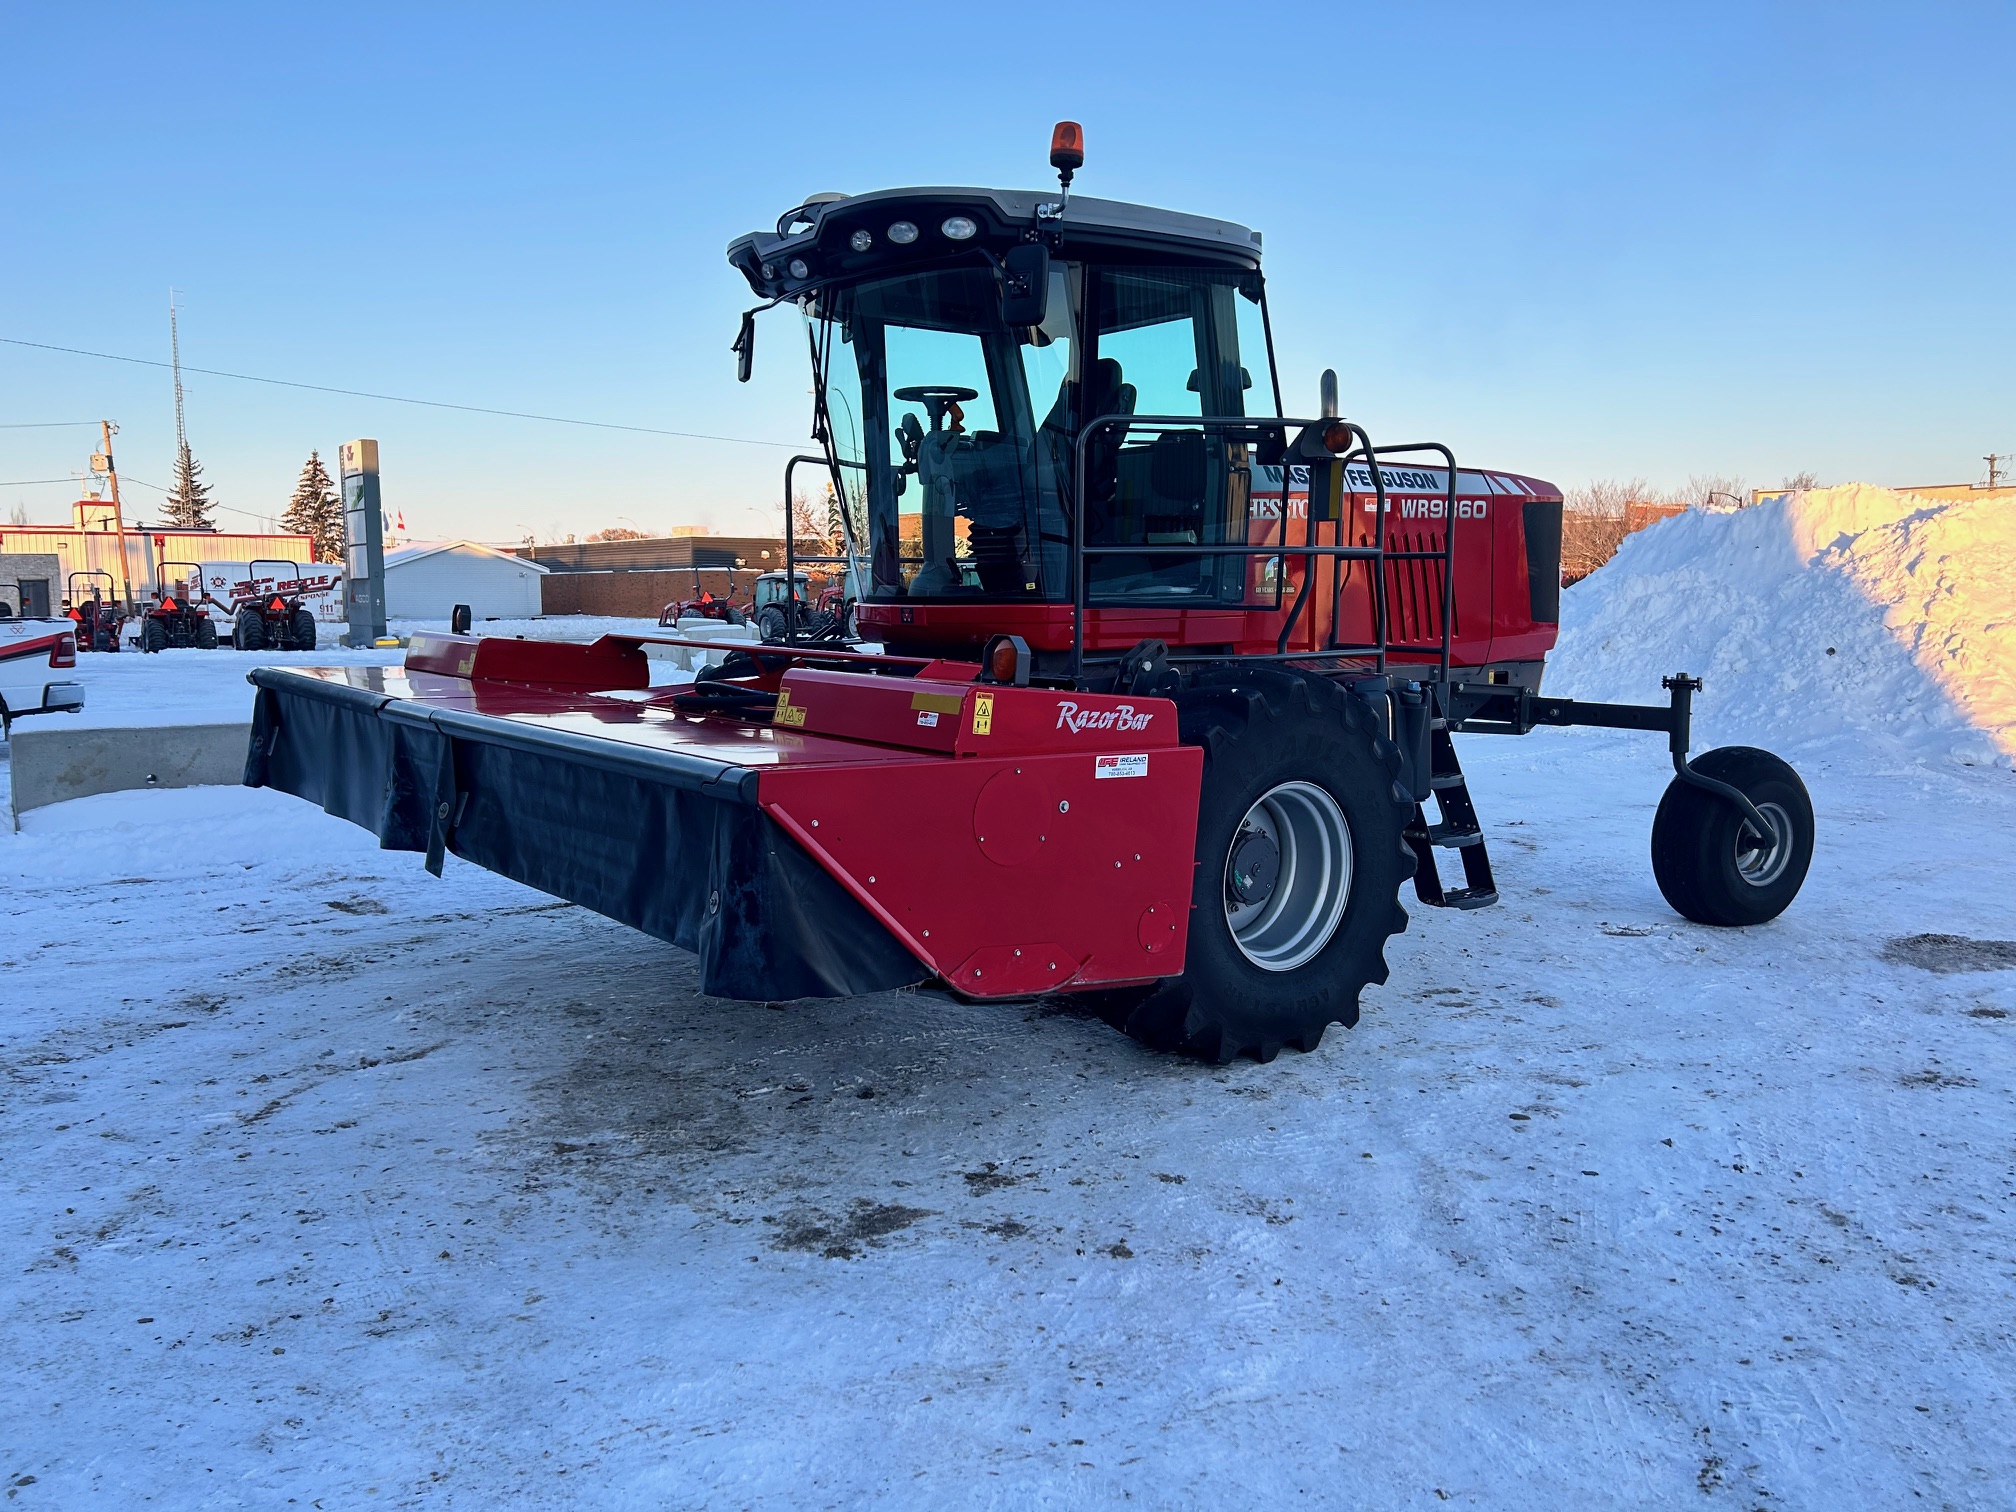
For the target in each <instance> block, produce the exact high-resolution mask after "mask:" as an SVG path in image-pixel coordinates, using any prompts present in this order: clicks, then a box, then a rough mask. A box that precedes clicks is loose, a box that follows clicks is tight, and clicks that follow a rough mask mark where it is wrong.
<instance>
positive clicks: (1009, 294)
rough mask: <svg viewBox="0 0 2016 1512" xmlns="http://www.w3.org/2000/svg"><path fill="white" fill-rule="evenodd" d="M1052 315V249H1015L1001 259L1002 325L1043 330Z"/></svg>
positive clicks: (1037, 244)
mask: <svg viewBox="0 0 2016 1512" xmlns="http://www.w3.org/2000/svg"><path fill="white" fill-rule="evenodd" d="M1049 313H1050V249H1049V248H1048V247H1046V246H1044V245H1043V244H1042V243H1041V242H1023V243H1021V244H1020V245H1019V246H1015V247H1011V248H1010V249H1009V251H1008V255H1007V256H1006V257H1004V258H1002V259H1001V323H1002V324H1003V325H1005V326H1007V327H1008V328H1009V329H1010V330H1015V329H1017V328H1019V327H1023V326H1040V325H1041V324H1043V318H1044V316H1046V315H1048V314H1049Z"/></svg>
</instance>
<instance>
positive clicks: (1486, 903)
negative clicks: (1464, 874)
mask: <svg viewBox="0 0 2016 1512" xmlns="http://www.w3.org/2000/svg"><path fill="white" fill-rule="evenodd" d="M1497 901H1498V894H1497V892H1496V891H1495V890H1494V889H1491V888H1484V887H1459V888H1457V889H1456V891H1454V892H1450V893H1444V894H1443V895H1442V906H1443V907H1444V908H1462V909H1471V908H1489V907H1490V906H1491V905H1492V904H1493V903H1496V902H1497Z"/></svg>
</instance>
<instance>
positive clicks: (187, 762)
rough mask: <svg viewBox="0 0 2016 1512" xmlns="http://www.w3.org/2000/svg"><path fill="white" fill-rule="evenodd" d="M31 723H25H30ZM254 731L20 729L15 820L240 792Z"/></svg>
mask: <svg viewBox="0 0 2016 1512" xmlns="http://www.w3.org/2000/svg"><path fill="white" fill-rule="evenodd" d="M25 722H26V721H24V722H23V723H25ZM251 741H252V726H251V725H250V724H249V723H248V724H203V725H182V726H179V727H171V728H165V729H164V728H162V727H160V726H158V725H157V726H139V727H136V728H133V729H85V730H29V729H23V728H22V726H21V725H20V724H17V725H15V726H14V734H13V738H12V739H11V740H10V741H9V742H8V745H9V747H10V750H11V753H12V761H11V763H10V764H11V766H12V768H13V773H12V776H13V782H12V788H13V795H12V796H13V802H12V804H11V805H10V806H11V808H12V811H13V812H12V816H11V817H12V820H13V825H14V828H15V829H17V830H18V829H20V828H21V816H22V815H23V814H25V813H27V812H28V811H29V810H30V809H38V808H46V807H47V806H48V805H50V804H52V803H66V802H68V801H69V800H70V799H72V798H89V797H90V796H91V795H92V794H94V793H117V792H123V791H125V790H126V789H128V788H183V787H225V786H236V785H237V784H238V783H240V782H242V781H243V780H244V777H245V751H246V747H247V746H249V745H250V744H251Z"/></svg>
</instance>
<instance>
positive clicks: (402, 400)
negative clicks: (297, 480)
mask: <svg viewBox="0 0 2016 1512" xmlns="http://www.w3.org/2000/svg"><path fill="white" fill-rule="evenodd" d="M0 343H5V344H6V345H8V346H18V347H33V348H34V349H35V350H36V351H38V352H64V353H67V354H69V355H70V356H72V357H95V358H97V359H98V360H99V361H101V362H130V363H133V364H134V365H136V366H138V367H151V368H165V367H171V366H173V364H171V363H166V362H157V361H155V360H154V359H153V358H151V357H122V356H120V355H119V354H118V353H116V352H87V351H85V350H84V349H83V348H82V347H67V346H55V345H52V344H51V343H49V342H46V341H23V340H21V339H20V338H19V337H16V336H0ZM183 371H185V372H190V373H201V374H203V375H204V376H205V377H208V378H235V379H236V380H238V381H239V382H240V383H266V384H271V385H273V386H274V387H275V388H291V389H307V390H309V391H310V392H312V393H317V394H340V395H342V396H343V397H345V398H348V399H376V400H379V401H381V402H383V403H386V404H417V405H421V406H424V407H425V408H427V409H445V410H460V411H462V412H463V413H464V414H470V415H501V416H502V417H503V418H505V419H506V420H540V421H544V422H545V423H547V424H549V425H583V426H587V427H589V428H590V429H593V430H613V431H629V432H631V433H632V434H635V435H640V436H676V437H677V438H679V439H680V440H682V441H724V442H728V443H731V444H733V445H735V446H771V447H776V448H777V449H779V450H780V451H797V450H799V449H800V446H799V443H795V442H789V441H758V440H756V439H754V438H753V437H750V436H716V435H712V434H710V433H708V432H705V431H680V430H660V429H658V428H657V427H656V426H650V425H619V424H617V423H616V422H615V421H613V420H577V419H575V418H573V417H572V416H569V415H535V414H530V413H528V412H526V411H524V410H507V409H490V408H487V407H486V406H484V405H480V404H450V403H448V402H447V401H446V400H443V399H409V398H407V397H406V396H405V395H403V394H373V393H368V392H366V391H365V390H363V389H346V388H331V387H330V386H329V385H328V384H325V383H296V382H294V381H293V380H292V379H289V378H264V377H261V376H260V375H258V374H257V373H227V372H223V371H221V370H220V369H217V368H199V367H192V368H184V369H183ZM91 423H93V424H96V422H95V421H93V422H91Z"/></svg>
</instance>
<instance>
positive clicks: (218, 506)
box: [119, 473, 273, 524]
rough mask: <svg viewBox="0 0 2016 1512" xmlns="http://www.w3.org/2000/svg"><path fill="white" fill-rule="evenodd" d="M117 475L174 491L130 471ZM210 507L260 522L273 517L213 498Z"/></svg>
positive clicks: (158, 489) (161, 490) (160, 491)
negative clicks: (135, 475) (234, 506)
mask: <svg viewBox="0 0 2016 1512" xmlns="http://www.w3.org/2000/svg"><path fill="white" fill-rule="evenodd" d="M119 476H120V477H122V478H124V479H125V480H126V481H127V482H128V483H138V484H139V485H140V486H141V487H142V488H151V489H153V490H154V492H156V493H158V494H168V493H173V492H174V491H175V490H174V489H172V488H163V487H162V486H161V485H160V484H159V483H149V482H148V481H147V480H146V479H145V478H136V477H134V476H133V474H131V473H121V474H120V475H119ZM210 507H211V508H212V509H221V510H223V511H224V513H226V514H235V515H243V516H245V518H246V519H248V520H257V521H259V522H260V523H261V524H264V523H265V522H266V521H267V520H270V519H272V518H273V517H272V516H271V515H263V514H254V513H253V512H252V511H251V510H249V509H235V508H233V507H232V506H231V505H229V504H219V503H218V502H217V501H216V500H214V499H213V500H211V501H210Z"/></svg>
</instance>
